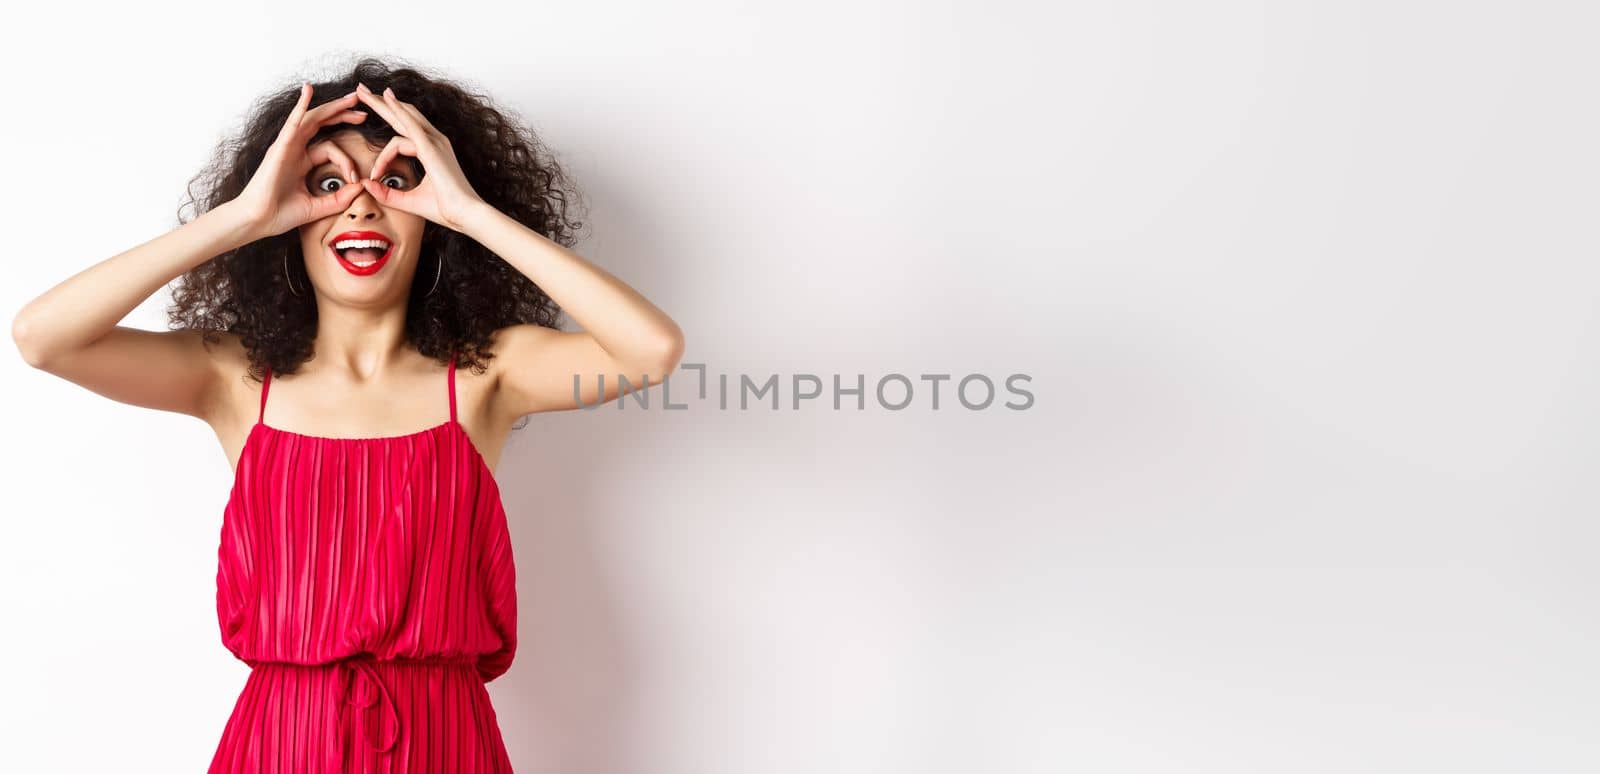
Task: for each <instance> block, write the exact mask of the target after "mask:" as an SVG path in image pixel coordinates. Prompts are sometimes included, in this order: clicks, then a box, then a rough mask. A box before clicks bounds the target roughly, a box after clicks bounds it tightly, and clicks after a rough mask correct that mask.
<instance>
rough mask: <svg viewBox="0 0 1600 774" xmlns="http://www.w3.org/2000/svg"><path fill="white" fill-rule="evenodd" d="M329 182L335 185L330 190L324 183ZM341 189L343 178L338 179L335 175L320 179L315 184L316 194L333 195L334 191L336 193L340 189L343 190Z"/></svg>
mask: <svg viewBox="0 0 1600 774" xmlns="http://www.w3.org/2000/svg"><path fill="white" fill-rule="evenodd" d="M329 180H332V181H333V182H334V183H335V184H336V185H334V187H332V188H329V187H328V186H327V185H326V183H327V182H328V181H329ZM343 187H344V178H342V177H339V176H337V175H328V176H326V177H323V178H320V179H318V180H317V183H316V189H317V193H333V192H334V191H337V190H339V189H340V188H343Z"/></svg>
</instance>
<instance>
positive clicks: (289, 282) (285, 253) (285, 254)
mask: <svg viewBox="0 0 1600 774" xmlns="http://www.w3.org/2000/svg"><path fill="white" fill-rule="evenodd" d="M283 281H284V283H285V284H287V285H288V286H289V292H290V293H293V294H295V295H296V296H299V295H300V291H298V290H295V289H294V281H293V280H291V279H289V248H287V247H285V248H283Z"/></svg>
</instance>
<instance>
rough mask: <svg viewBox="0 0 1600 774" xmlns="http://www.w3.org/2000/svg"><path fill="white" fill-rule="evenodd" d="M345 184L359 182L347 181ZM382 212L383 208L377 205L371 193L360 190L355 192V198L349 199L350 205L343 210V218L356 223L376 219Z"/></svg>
mask: <svg viewBox="0 0 1600 774" xmlns="http://www.w3.org/2000/svg"><path fill="white" fill-rule="evenodd" d="M346 185H360V183H347V184H346ZM382 214H383V210H382V208H381V207H379V206H378V200H377V199H375V198H373V196H372V194H371V193H370V192H368V191H362V192H361V193H359V194H356V198H355V200H353V201H351V202H350V206H349V207H346V208H345V210H344V218H345V220H348V221H353V222H358V223H359V222H363V221H368V220H377V219H378V217H379V216H380V215H382Z"/></svg>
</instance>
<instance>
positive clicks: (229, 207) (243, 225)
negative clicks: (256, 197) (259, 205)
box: [200, 201, 270, 247]
mask: <svg viewBox="0 0 1600 774" xmlns="http://www.w3.org/2000/svg"><path fill="white" fill-rule="evenodd" d="M200 217H201V218H203V219H206V220H209V221H212V222H214V223H216V224H217V227H218V228H219V229H221V231H222V232H223V233H224V234H226V235H227V237H228V239H229V241H230V242H232V243H233V246H234V247H240V246H243V245H247V244H250V243H251V242H254V241H256V240H258V239H261V238H262V237H266V236H270V235H269V234H265V233H263V229H262V224H261V222H260V221H259V220H258V219H256V218H254V217H252V216H251V215H250V214H249V213H247V212H245V211H244V209H243V208H242V207H240V206H239V204H238V202H236V201H227V202H223V203H222V204H219V205H217V206H216V207H213V208H212V209H210V210H208V211H206V213H205V214H203V215H201V216H200Z"/></svg>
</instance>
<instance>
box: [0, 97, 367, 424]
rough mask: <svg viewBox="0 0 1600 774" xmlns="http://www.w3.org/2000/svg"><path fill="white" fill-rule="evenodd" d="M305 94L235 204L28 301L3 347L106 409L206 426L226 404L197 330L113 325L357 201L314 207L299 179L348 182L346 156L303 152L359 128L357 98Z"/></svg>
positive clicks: (322, 149) (334, 199)
mask: <svg viewBox="0 0 1600 774" xmlns="http://www.w3.org/2000/svg"><path fill="white" fill-rule="evenodd" d="M310 101H311V87H310V86H308V85H304V84H302V86H301V90H300V100H299V101H298V102H297V103H296V104H295V106H294V109H293V110H292V111H290V113H289V117H288V118H287V120H286V121H285V122H284V125H283V129H282V130H281V131H280V132H279V135H278V138H277V139H276V140H275V141H274V142H273V144H272V146H271V147H270V148H269V149H268V150H267V153H266V157H265V158H264V159H263V160H262V162H261V165H260V167H259V168H258V169H257V170H256V171H255V173H254V174H253V175H252V177H251V179H250V182H249V184H248V185H246V186H245V189H244V191H242V192H241V193H240V194H239V196H238V197H237V198H235V199H233V200H232V201H229V202H226V203H224V204H222V205H221V206H218V207H216V208H213V209H212V210H210V211H208V212H206V213H204V214H202V215H201V216H200V217H198V218H196V219H194V220H193V221H190V222H189V223H186V224H184V225H182V226H179V227H178V228H176V229H173V230H172V231H169V232H167V233H166V234H163V235H161V236H159V237H156V238H155V239H152V240H150V241H148V242H145V243H144V244H141V245H139V246H137V247H134V248H132V249H130V250H127V251H125V252H122V253H119V254H117V255H115V256H112V257H111V258H107V259H106V260H104V261H101V262H100V263H97V264H95V265H93V266H91V267H89V268H87V269H85V270H83V271H81V272H78V273H77V274H75V275H73V276H71V277H68V278H67V279H66V280H64V281H63V282H61V283H60V284H58V285H56V286H55V287H53V288H51V289H50V290H48V291H46V292H45V293H44V294H43V295H41V296H39V297H38V298H35V299H33V300H32V301H30V302H29V303H28V304H27V305H26V306H24V307H23V308H22V310H21V311H19V312H18V313H17V316H16V318H15V319H13V320H12V321H11V338H12V340H13V341H15V342H16V345H17V350H18V351H19V352H21V354H22V357H23V359H24V360H26V361H27V362H28V364H29V365H31V366H33V367H35V368H38V369H41V370H45V371H49V372H50V373H53V374H55V375H57V376H60V377H62V378H63V379H66V380H68V381H71V382H74V383H76V384H79V385H82V386H83V387H85V388H87V389H89V390H92V391H94V392H96V393H99V394H101V395H104V396H106V397H108V398H111V399H113V400H117V401H121V402H123V403H130V404H133V405H137V406H145V407H148V408H154V409H161V410H165V411H175V412H179V413H184V414H191V415H194V416H198V417H202V418H206V419H209V418H210V417H211V415H212V412H213V409H214V407H215V406H216V405H217V402H218V397H219V396H220V395H222V394H223V392H222V389H221V388H222V387H224V386H226V385H225V383H224V382H223V378H224V376H223V374H222V373H221V369H220V368H219V367H217V366H216V365H214V364H215V363H216V362H218V361H216V360H215V359H213V358H212V357H211V355H210V353H209V352H207V351H206V349H205V347H204V346H203V344H202V341H201V338H200V337H201V333H200V332H199V331H160V332H157V331H145V330H139V329H137V328H127V327H123V326H120V325H117V323H118V321H120V320H121V319H122V318H123V317H126V316H127V314H128V312H130V311H132V310H133V308H134V307H136V306H138V305H139V303H140V302H141V301H143V300H144V299H146V298H148V297H149V296H150V294H152V293H154V292H156V291H157V290H160V289H161V288H162V287H165V286H166V284H167V283H169V282H171V281H172V280H173V279H174V278H176V277H178V276H179V275H181V274H183V273H184V272H186V271H188V270H189V269H192V268H194V267H195V266H198V265H199V264H201V263H204V262H205V261H209V260H211V259H212V258H214V257H216V256H218V255H221V254H223V253H226V252H228V251H230V250H233V249H235V248H238V247H241V246H243V245H246V244H249V243H250V242H254V241H255V240H257V239H262V238H265V237H268V236H272V235H275V234H282V233H284V232H285V231H288V230H289V229H292V228H295V227H296V226H298V225H300V224H302V223H307V222H310V221H313V220H316V219H318V218H322V217H325V216H327V215H329V214H332V213H334V212H337V211H339V210H342V209H344V208H345V207H347V206H349V204H350V202H351V200H353V199H355V197H356V194H357V193H359V192H360V191H361V188H360V187H359V186H347V187H348V188H349V189H350V190H349V191H345V190H343V189H341V190H340V191H339V192H338V193H337V194H335V195H333V196H312V195H311V193H310V192H309V191H308V190H306V188H305V183H304V176H305V173H306V172H307V171H309V170H310V169H311V167H312V166H314V165H315V164H316V163H318V162H322V161H331V162H333V163H336V164H338V165H339V166H341V167H342V168H343V169H344V170H345V175H346V177H347V178H348V179H350V180H354V179H355V178H356V174H355V166H354V165H353V164H352V163H351V162H350V159H349V158H348V157H346V156H345V155H344V154H343V153H342V152H339V151H336V150H335V149H333V148H330V147H328V145H327V144H322V145H320V146H319V148H318V149H317V150H315V151H312V152H309V153H308V152H307V149H306V143H307V141H309V139H310V138H311V136H312V135H313V134H314V133H315V132H316V130H317V129H318V128H319V127H320V126H322V125H324V124H329V123H335V122H349V123H355V122H358V121H361V120H364V119H365V118H366V114H365V113H360V112H355V111H350V110H347V108H349V107H350V106H351V105H354V104H355V94H347V95H345V96H343V97H340V98H337V99H334V100H331V101H329V102H326V103H324V104H322V105H318V106H317V107H315V108H311V109H309V110H308V109H307V106H308V105H309V104H310Z"/></svg>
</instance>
